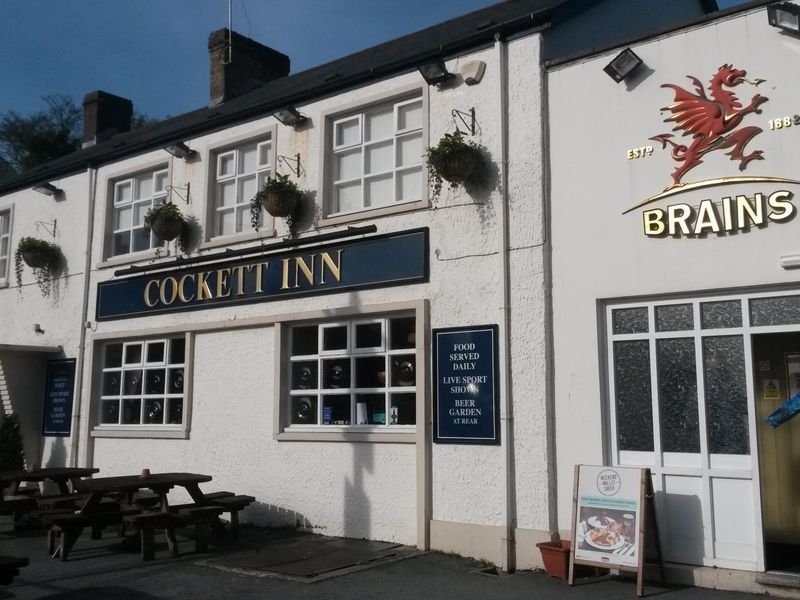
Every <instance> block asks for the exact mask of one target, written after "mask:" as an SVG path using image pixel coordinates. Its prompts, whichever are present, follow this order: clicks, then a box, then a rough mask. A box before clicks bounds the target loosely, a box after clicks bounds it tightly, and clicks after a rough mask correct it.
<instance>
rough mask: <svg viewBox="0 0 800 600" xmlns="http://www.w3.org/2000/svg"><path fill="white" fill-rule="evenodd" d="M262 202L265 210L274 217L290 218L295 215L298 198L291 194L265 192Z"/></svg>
mask: <svg viewBox="0 0 800 600" xmlns="http://www.w3.org/2000/svg"><path fill="white" fill-rule="evenodd" d="M261 202H262V204H263V205H264V209H265V210H266V211H267V212H268V213H269V214H271V215H272V216H273V217H288V216H289V215H291V214H294V211H295V208H296V207H297V197H296V196H295V195H293V194H289V193H285V194H281V193H278V192H263V193H262V194H261Z"/></svg>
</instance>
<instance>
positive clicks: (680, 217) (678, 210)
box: [667, 204, 692, 235]
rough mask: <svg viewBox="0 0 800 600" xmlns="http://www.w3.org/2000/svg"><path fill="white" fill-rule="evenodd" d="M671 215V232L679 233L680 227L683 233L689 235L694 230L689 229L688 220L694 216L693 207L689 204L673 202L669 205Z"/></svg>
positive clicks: (672, 233)
mask: <svg viewBox="0 0 800 600" xmlns="http://www.w3.org/2000/svg"><path fill="white" fill-rule="evenodd" d="M667 213H668V215H669V234H670V235H678V227H680V230H681V233H683V235H689V234H690V233H692V230H691V229H689V225H688V223H687V221H688V220H689V219H690V218H691V216H692V207H691V206H689V205H688V204H673V205H672V206H668V207H667Z"/></svg>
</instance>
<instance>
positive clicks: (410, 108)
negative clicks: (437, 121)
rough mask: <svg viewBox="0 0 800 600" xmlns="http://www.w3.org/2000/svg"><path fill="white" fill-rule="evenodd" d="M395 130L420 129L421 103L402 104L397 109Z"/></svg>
mask: <svg viewBox="0 0 800 600" xmlns="http://www.w3.org/2000/svg"><path fill="white" fill-rule="evenodd" d="M397 129H399V130H404V129H422V102H413V103H411V104H404V105H403V106H400V107H398V108H397Z"/></svg>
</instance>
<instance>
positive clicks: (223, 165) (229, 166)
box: [217, 152, 234, 178]
mask: <svg viewBox="0 0 800 600" xmlns="http://www.w3.org/2000/svg"><path fill="white" fill-rule="evenodd" d="M233 156H234V153H233V152H230V153H228V154H222V155H220V157H219V161H218V162H217V178H219V177H227V176H229V175H233Z"/></svg>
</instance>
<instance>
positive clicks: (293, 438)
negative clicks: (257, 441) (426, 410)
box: [273, 425, 417, 444]
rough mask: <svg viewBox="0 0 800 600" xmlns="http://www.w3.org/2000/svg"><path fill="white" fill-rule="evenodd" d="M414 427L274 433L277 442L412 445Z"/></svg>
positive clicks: (297, 429) (305, 429)
mask: <svg viewBox="0 0 800 600" xmlns="http://www.w3.org/2000/svg"><path fill="white" fill-rule="evenodd" d="M416 433H417V428H416V427H415V426H414V425H409V426H402V425H401V426H397V427H396V428H395V427H393V428H392V429H384V428H381V429H378V428H375V427H335V426H327V425H326V426H324V427H297V426H295V427H291V428H287V429H284V430H283V431H282V432H280V433H276V434H275V435H274V436H273V437H274V438H275V439H276V440H277V441H279V442H372V443H381V444H414V443H416V441H417V436H416Z"/></svg>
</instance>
